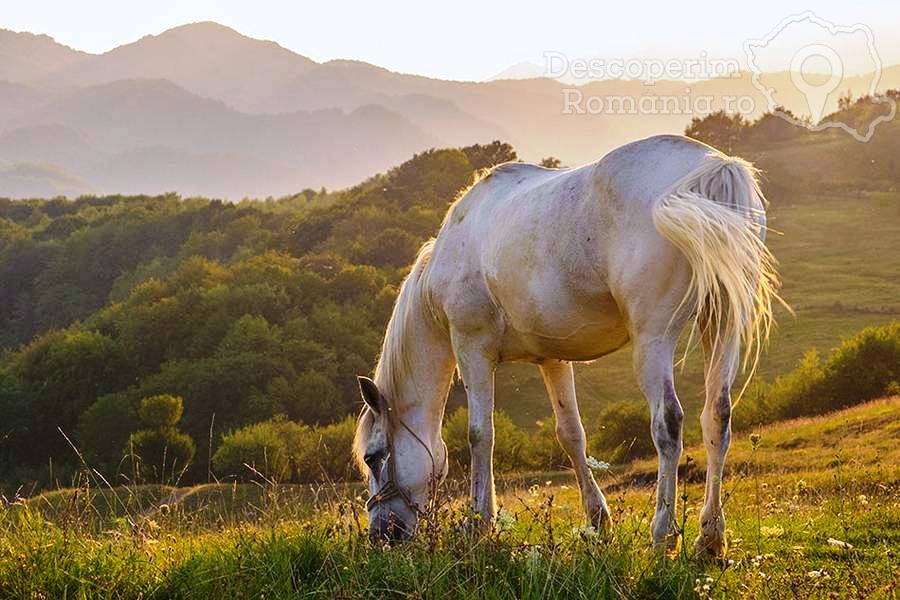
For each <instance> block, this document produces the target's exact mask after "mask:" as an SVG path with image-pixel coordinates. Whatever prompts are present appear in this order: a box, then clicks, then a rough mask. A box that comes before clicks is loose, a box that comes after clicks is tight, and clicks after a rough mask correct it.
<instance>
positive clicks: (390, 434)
mask: <svg viewBox="0 0 900 600" xmlns="http://www.w3.org/2000/svg"><path fill="white" fill-rule="evenodd" d="M386 410H387V421H388V426H387V431H386V432H385V437H387V452H388V455H387V479H385V481H384V483H383V484H382V485H381V487H380V488H378V491H377V492H375V494H374V495H372V496H370V497H369V499H368V500H367V501H366V510H372V509H373V508H374V507H376V506H377V505H379V504H381V503H382V502H387V501H388V500H392V499H394V498H400V499H401V500H403V503H404V504H406V507H407V508H408V509H410V510H411V511H412V512H413V514H415V515H416V516H417V517H421V516H422V515H424V514H425V511H423V510H422V509H421V508H420V507H419V505H418V504H416V503H415V502H413V501H412V498H410V496H409V492H408V491H407V490H405V489H404V488H402V487H400V485H398V484H397V464H396V459H395V457H396V453H395V452H394V428H395V425H396V424H399V425H400V426H401V427H403V428H404V429H405V430H406V431H408V432H409V434H410V435H411V436H413V439H415V440H416V441H417V442H419V444H420V445H421V446H422V447H423V448H425V452H427V453H428V457H429V458H430V459H431V473H432V477H435V473H436V469H435V467H436V466H437V465H436V464H435V462H434V454H433V453H432V452H431V448H429V447H428V444H426V443H425V441H424V440H422V438H421V437H419V436H418V435H417V434H416V432H415V431H413V430H412V429H411V428H410V427H409V425H407V424H406V423H405V422H404V421H403V419H401V418H400V417H396V418H395V417H394V412H393V409H392V408H390V407H388V408H387V409H386ZM447 460H448V457H447V456H446V453H445V456H444V465H445V466H446V463H447Z"/></svg>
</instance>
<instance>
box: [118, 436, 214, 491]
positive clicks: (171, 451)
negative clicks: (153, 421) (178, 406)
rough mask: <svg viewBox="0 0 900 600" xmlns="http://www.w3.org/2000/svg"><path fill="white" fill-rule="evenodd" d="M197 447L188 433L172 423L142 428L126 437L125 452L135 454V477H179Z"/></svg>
mask: <svg viewBox="0 0 900 600" xmlns="http://www.w3.org/2000/svg"><path fill="white" fill-rule="evenodd" d="M196 450H197V448H196V447H195V446H194V441H193V440H192V439H191V438H190V436H188V435H187V434H184V433H181V432H180V431H178V430H176V429H175V428H173V427H166V428H164V429H142V430H140V431H136V432H135V433H133V434H131V437H129V438H128V448H127V451H128V455H129V456H132V457H134V458H135V459H136V460H135V464H134V466H133V469H134V474H135V480H140V481H156V482H161V483H164V482H170V483H174V482H176V481H178V479H179V478H180V476H181V474H182V473H183V472H184V471H185V469H187V467H188V465H189V464H190V462H191V459H192V458H194V453H195V452H196Z"/></svg>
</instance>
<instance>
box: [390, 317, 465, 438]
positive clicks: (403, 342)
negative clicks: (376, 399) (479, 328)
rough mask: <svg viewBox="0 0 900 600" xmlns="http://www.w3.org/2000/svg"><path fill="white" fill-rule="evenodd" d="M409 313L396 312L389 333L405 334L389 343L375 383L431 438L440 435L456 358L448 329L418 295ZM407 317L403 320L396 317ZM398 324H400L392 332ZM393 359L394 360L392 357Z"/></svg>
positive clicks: (411, 424)
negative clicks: (421, 302) (399, 313)
mask: <svg viewBox="0 0 900 600" xmlns="http://www.w3.org/2000/svg"><path fill="white" fill-rule="evenodd" d="M413 302H416V304H415V305H414V306H410V307H407V310H406V311H404V314H402V315H399V316H398V315H397V314H396V312H395V315H394V316H393V317H392V323H391V326H390V328H389V335H397V336H400V338H401V339H399V340H395V342H396V343H393V344H387V343H386V344H385V346H384V348H383V350H382V355H381V359H380V360H379V365H378V368H377V369H376V373H375V384H376V385H377V386H378V388H379V389H380V390H382V392H383V393H384V394H385V395H386V396H387V398H388V402H389V404H390V406H391V410H392V411H394V414H395V415H396V416H397V417H398V418H400V419H402V420H403V422H404V423H405V424H406V425H407V426H409V427H410V428H412V429H413V431H415V432H416V434H417V435H421V436H423V437H427V438H428V440H429V441H430V442H432V443H433V442H436V441H437V440H438V439H439V438H440V430H441V423H442V421H443V415H444V406H445V405H446V401H447V394H448V392H449V390H450V380H451V378H452V376H453V370H454V369H455V367H456V361H455V359H454V356H453V351H452V348H451V346H450V337H449V334H448V332H447V331H446V330H445V329H443V328H442V327H441V325H440V324H438V323H437V322H436V321H435V320H434V319H433V318H432V317H431V316H430V314H427V309H425V307H423V306H421V304H420V301H419V300H418V299H413ZM398 318H402V319H403V322H402V323H398V322H394V321H395V320H396V319H398ZM394 327H398V328H399V329H398V330H396V331H391V329H393V328H394ZM386 361H389V362H386Z"/></svg>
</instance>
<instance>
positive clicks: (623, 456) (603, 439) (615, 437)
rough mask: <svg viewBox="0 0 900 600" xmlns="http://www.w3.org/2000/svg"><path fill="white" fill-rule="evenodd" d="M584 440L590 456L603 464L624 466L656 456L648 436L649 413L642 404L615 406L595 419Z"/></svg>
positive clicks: (605, 410)
mask: <svg viewBox="0 0 900 600" xmlns="http://www.w3.org/2000/svg"><path fill="white" fill-rule="evenodd" d="M596 423H598V424H599V427H600V428H599V429H597V430H594V431H592V432H591V433H590V435H589V437H588V451H589V453H590V454H592V455H594V456H596V457H597V458H600V459H602V460H605V461H607V462H625V461H629V460H633V459H635V458H641V457H644V456H650V455H652V454H654V453H655V452H656V447H655V446H654V445H653V438H652V436H651V435H650V411H649V410H648V409H647V406H646V405H645V404H644V403H642V402H616V403H614V404H611V405H610V406H608V407H606V408H605V409H604V410H603V412H601V413H600V415H599V416H598V417H597V419H596Z"/></svg>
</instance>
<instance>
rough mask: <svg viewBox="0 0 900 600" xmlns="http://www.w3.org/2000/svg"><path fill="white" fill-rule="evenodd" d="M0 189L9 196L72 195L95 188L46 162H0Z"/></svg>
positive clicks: (47, 196) (91, 190) (78, 194)
mask: <svg viewBox="0 0 900 600" xmlns="http://www.w3.org/2000/svg"><path fill="white" fill-rule="evenodd" d="M0 190H3V194H4V195H5V196H9V197H12V198H55V197H57V196H70V197H75V196H80V195H82V194H90V193H92V192H94V191H95V190H94V189H93V188H92V187H91V185H90V184H89V183H87V182H86V181H84V180H83V179H81V178H80V177H78V176H77V175H73V174H72V173H67V172H66V171H64V170H62V169H60V168H58V167H55V166H53V165H50V164H46V163H16V164H12V165H2V164H0Z"/></svg>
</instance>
